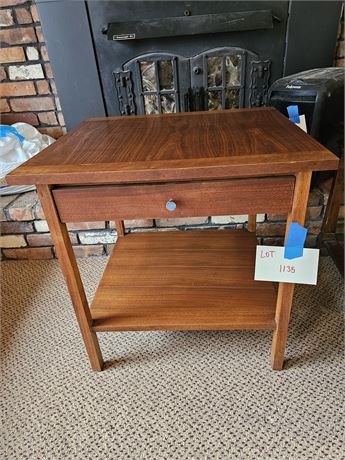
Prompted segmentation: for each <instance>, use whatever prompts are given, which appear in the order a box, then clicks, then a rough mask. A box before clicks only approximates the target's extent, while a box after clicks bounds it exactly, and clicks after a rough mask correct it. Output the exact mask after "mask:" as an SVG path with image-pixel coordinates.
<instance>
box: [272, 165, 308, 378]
mask: <svg viewBox="0 0 345 460" xmlns="http://www.w3.org/2000/svg"><path fill="white" fill-rule="evenodd" d="M311 175H312V173H311V172H310V171H306V172H300V173H298V174H297V175H296V183H295V190H294V197H293V203H292V209H291V211H290V213H289V215H288V219H287V223H286V232H285V239H286V236H287V233H288V231H289V227H290V223H291V222H292V221H293V222H298V223H299V224H300V225H303V224H304V220H305V214H306V211H307V204H308V196H309V190H310V182H311ZM294 287H295V285H294V284H293V283H279V288H278V296H277V306H276V315H275V323H276V324H275V330H274V332H273V341H272V368H273V369H275V370H281V369H282V368H283V364H284V351H285V345H286V340H287V334H288V326H289V320H290V313H291V307H292V298H293V292H294Z"/></svg>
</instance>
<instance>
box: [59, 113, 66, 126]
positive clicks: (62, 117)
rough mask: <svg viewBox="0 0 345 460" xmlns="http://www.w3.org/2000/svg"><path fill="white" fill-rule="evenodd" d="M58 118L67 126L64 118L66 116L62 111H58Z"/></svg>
mask: <svg viewBox="0 0 345 460" xmlns="http://www.w3.org/2000/svg"><path fill="white" fill-rule="evenodd" d="M58 120H59V124H60V125H61V126H65V119H64V116H63V114H62V112H59V113H58Z"/></svg>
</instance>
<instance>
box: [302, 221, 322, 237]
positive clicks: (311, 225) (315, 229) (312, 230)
mask: <svg viewBox="0 0 345 460" xmlns="http://www.w3.org/2000/svg"><path fill="white" fill-rule="evenodd" d="M321 224H322V222H321V221H317V222H307V223H305V224H304V226H305V227H306V228H307V229H308V234H310V235H317V234H318V233H320V228H321Z"/></svg>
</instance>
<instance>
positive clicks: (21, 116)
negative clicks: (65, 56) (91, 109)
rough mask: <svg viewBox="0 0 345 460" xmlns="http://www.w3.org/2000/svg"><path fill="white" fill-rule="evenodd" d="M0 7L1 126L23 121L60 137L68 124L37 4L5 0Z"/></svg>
mask: <svg viewBox="0 0 345 460" xmlns="http://www.w3.org/2000/svg"><path fill="white" fill-rule="evenodd" d="M0 6H1V8H0V42H1V49H0V64H1V68H0V81H1V83H0V96H1V98H0V111H1V113H2V115H1V123H2V124H13V123H16V122H18V121H22V122H25V123H29V124H31V125H34V126H36V127H37V128H38V129H39V131H41V132H42V133H45V134H49V135H50V136H52V137H54V138H58V137H60V136H61V135H62V134H63V133H64V132H65V122H64V118H63V115H62V112H61V107H60V103H59V99H58V97H57V94H56V88H55V84H54V79H53V75H52V70H51V67H50V64H49V57H48V53H47V47H46V45H45V43H44V37H43V34H42V29H41V26H40V22H39V17H38V13H37V8H36V5H35V4H34V3H33V2H32V1H24V0H1V3H0Z"/></svg>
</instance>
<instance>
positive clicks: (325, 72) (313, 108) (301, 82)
mask: <svg viewBox="0 0 345 460" xmlns="http://www.w3.org/2000/svg"><path fill="white" fill-rule="evenodd" d="M267 105H269V106H273V107H275V108H276V109H278V110H279V111H280V112H281V113H283V114H284V115H286V116H288V112H287V107H288V106H289V105H297V106H298V108H299V114H300V115H303V114H304V115H305V117H306V125H307V130H308V133H309V134H310V135H311V136H313V137H314V138H315V139H316V140H318V141H319V142H320V143H321V144H322V145H324V146H325V147H327V148H328V149H329V150H331V151H332V152H333V153H335V154H336V155H338V156H339V157H340V156H341V154H342V153H343V149H344V139H343V137H344V132H343V129H344V69H342V68H339V67H328V68H324V69H313V70H306V71H304V72H300V73H296V74H294V75H290V76H288V77H284V78H280V79H279V80H276V81H275V82H274V83H273V85H272V86H271V88H270V89H269V92H268V102H267Z"/></svg>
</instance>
